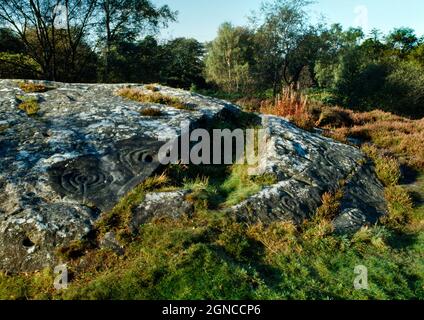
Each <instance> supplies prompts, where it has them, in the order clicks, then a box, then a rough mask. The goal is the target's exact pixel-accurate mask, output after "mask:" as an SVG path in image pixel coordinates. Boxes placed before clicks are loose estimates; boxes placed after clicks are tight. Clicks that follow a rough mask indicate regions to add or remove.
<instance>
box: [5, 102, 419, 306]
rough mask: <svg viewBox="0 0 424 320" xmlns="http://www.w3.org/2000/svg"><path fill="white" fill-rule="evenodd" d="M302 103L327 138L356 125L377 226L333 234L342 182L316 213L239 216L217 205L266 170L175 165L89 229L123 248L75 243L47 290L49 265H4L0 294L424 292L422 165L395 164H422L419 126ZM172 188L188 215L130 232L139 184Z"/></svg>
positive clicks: (393, 295)
mask: <svg viewBox="0 0 424 320" xmlns="http://www.w3.org/2000/svg"><path fill="white" fill-rule="evenodd" d="M307 110H308V111H307V112H309V116H310V117H311V118H312V119H313V120H314V121H315V123H317V122H319V123H320V124H321V125H322V127H323V128H324V129H326V130H328V134H329V135H333V134H334V132H336V133H338V134H339V137H340V138H344V139H345V140H347V138H349V137H352V134H354V135H353V136H354V137H362V138H363V142H367V143H366V144H365V145H364V146H363V150H364V151H365V152H366V153H367V154H368V155H369V157H370V158H371V159H372V160H373V161H374V163H375V166H376V171H377V174H378V177H379V178H380V179H381V180H382V182H383V183H384V185H385V197H386V199H387V203H388V209H389V214H388V215H387V216H385V217H383V218H382V219H381V221H380V223H378V224H377V225H374V226H369V227H364V228H362V229H361V230H359V231H358V232H357V233H355V234H354V235H353V236H349V237H348V236H342V235H336V234H334V233H333V226H332V224H331V220H332V218H333V217H334V216H335V215H337V214H338V212H339V210H340V199H341V197H342V195H343V183H341V184H340V189H339V190H337V191H336V192H334V193H326V194H324V195H323V197H322V205H321V207H320V208H318V209H317V211H316V213H315V217H314V218H313V219H310V220H305V221H304V223H303V224H301V225H294V224H293V223H291V222H287V221H278V222H274V223H273V224H271V225H263V224H261V223H257V224H254V225H246V224H244V223H240V222H237V221H236V219H235V217H234V216H231V215H229V214H228V213H226V211H225V209H226V208H228V206H231V205H233V204H235V203H238V202H240V201H242V200H243V199H245V198H246V197H248V196H249V195H251V194H252V193H255V192H257V191H258V190H260V188H262V187H263V186H266V185H269V184H273V183H274V182H275V181H276V179H275V177H273V176H268V175H265V176H258V177H250V176H248V175H247V174H246V166H243V165H241V166H203V167H202V166H184V165H174V166H170V167H169V168H168V169H167V170H166V171H165V173H164V175H161V176H157V177H154V178H152V179H149V180H147V181H146V182H145V183H144V184H142V185H141V186H139V187H137V188H136V189H135V190H133V191H132V192H130V193H129V194H128V195H127V196H126V197H125V198H123V199H122V200H121V202H120V203H119V204H118V205H117V206H116V207H115V208H114V209H113V210H112V211H111V212H109V213H108V214H105V215H103V217H102V219H101V220H100V221H99V222H98V225H97V234H96V235H97V237H100V236H101V235H102V234H104V233H105V232H108V231H114V232H115V233H116V234H117V235H118V238H119V240H120V241H121V242H122V243H124V244H125V253H124V254H123V255H117V254H115V253H114V252H111V251H108V250H104V249H98V248H96V246H90V243H89V242H80V243H75V244H74V246H73V247H72V248H70V249H71V250H68V251H66V250H64V253H66V256H67V259H69V261H68V267H69V270H70V272H71V274H72V277H71V283H70V286H69V289H68V290H66V291H55V290H53V289H52V283H53V281H52V274H51V270H50V271H49V270H45V271H43V272H42V273H36V274H29V275H14V276H11V275H3V274H1V275H0V299H11V298H13V299H37V298H41V299H323V300H328V299H337V300H340V299H365V300H367V299H402V300H403V299H424V264H423V252H424V205H423V203H422V199H423V197H424V174H421V175H419V176H418V177H417V179H416V181H415V183H414V184H408V185H402V186H400V185H399V184H400V183H402V181H403V177H402V174H401V172H402V171H401V170H400V168H401V166H400V165H408V166H410V168H415V169H416V170H419V169H420V168H421V169H422V166H421V162H420V159H419V156H420V155H419V153H418V154H416V152H417V151H418V152H420V150H418V149H417V148H418V146H420V145H421V144H422V140H414V137H419V136H420V135H421V134H422V132H421V131H419V130H421V129H420V128H421V123H420V122H419V121H418V122H415V121H412V120H408V119H404V118H399V117H396V116H393V115H390V114H386V113H382V112H380V111H375V112H370V113H353V112H350V111H349V110H340V109H332V110H330V111H328V112H327V113H326V114H324V115H323V114H322V113H320V112H321V111H320V110H318V111H317V110H314V109H312V108H307ZM341 111H343V116H340V117H339V113H340V112H341ZM346 115H347V116H346ZM330 116H331V117H332V118H333V119H339V120H337V121H335V120H332V122H331V121H329V120H328V119H329V117H330ZM390 130H391V131H390ZM358 132H360V134H358V135H355V133H358ZM365 133H366V134H365ZM384 135H386V136H384ZM403 141H404V142H403ZM406 141H408V142H409V144H412V145H413V146H407V145H406ZM400 145H402V147H400ZM399 162H400V164H399ZM418 172H421V171H418ZM180 188H184V189H187V190H190V192H191V193H190V194H189V195H188V197H187V200H189V201H193V202H194V203H195V208H196V209H195V213H194V215H193V216H190V217H182V218H180V219H177V220H174V219H170V218H160V219H154V220H153V221H151V222H149V223H147V224H143V225H141V226H140V229H139V233H138V234H136V235H134V234H131V232H130V230H128V229H127V226H128V219H129V217H130V213H131V210H132V208H133V207H134V206H135V205H137V204H139V203H140V202H141V201H142V200H143V198H144V194H145V193H146V192H147V191H149V190H173V189H180ZM94 241H96V239H94ZM72 250H74V253H75V252H77V253H78V254H70V253H72ZM358 265H364V266H366V267H367V269H368V276H369V279H368V282H369V290H355V289H354V285H353V283H354V279H355V277H356V274H355V273H354V270H355V267H356V266H358Z"/></svg>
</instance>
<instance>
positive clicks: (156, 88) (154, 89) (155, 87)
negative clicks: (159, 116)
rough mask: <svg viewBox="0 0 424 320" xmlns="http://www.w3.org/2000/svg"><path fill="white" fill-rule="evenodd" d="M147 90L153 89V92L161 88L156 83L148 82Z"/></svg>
mask: <svg viewBox="0 0 424 320" xmlns="http://www.w3.org/2000/svg"><path fill="white" fill-rule="evenodd" d="M144 87H145V88H146V89H147V90H150V91H152V92H158V91H159V90H160V89H159V87H158V86H157V85H156V84H153V83H151V84H146V85H145V86H144Z"/></svg>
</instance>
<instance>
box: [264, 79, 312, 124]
mask: <svg viewBox="0 0 424 320" xmlns="http://www.w3.org/2000/svg"><path fill="white" fill-rule="evenodd" d="M307 105H308V98H307V97H306V96H304V95H302V94H301V93H299V92H297V91H295V90H294V89H293V88H291V87H287V88H284V89H283V90H282V92H281V94H280V95H278V96H277V97H276V98H275V100H274V101H270V100H264V101H263V102H262V104H261V107H260V112H262V113H265V114H272V115H276V116H280V117H285V118H288V119H289V120H291V121H293V122H294V123H295V124H296V125H297V126H298V127H300V128H302V129H305V130H312V129H313V128H314V126H315V123H314V122H313V120H312V117H311V116H310V114H309V113H308V110H307Z"/></svg>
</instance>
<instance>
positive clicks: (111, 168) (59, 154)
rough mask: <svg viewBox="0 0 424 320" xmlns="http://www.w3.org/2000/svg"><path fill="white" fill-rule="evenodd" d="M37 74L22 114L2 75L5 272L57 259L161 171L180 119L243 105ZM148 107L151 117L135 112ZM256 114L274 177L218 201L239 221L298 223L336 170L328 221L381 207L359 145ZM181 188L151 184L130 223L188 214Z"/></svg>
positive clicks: (339, 224) (374, 214)
mask: <svg viewBox="0 0 424 320" xmlns="http://www.w3.org/2000/svg"><path fill="white" fill-rule="evenodd" d="M35 83H40V84H43V85H44V86H46V87H48V88H49V90H48V91H45V92H37V93H36V97H37V101H39V103H38V109H37V115H36V116H28V115H27V114H26V113H25V112H22V111H21V110H20V109H19V101H18V100H17V99H16V97H17V96H23V95H25V94H26V95H28V93H26V92H24V91H23V90H22V89H21V88H20V87H19V82H17V81H13V80H0V126H1V129H0V156H1V162H0V269H1V270H7V271H11V272H18V271H34V270H40V269H42V268H43V267H45V266H47V265H54V264H55V263H57V262H58V259H59V258H58V257H57V255H56V252H57V249H58V248H59V247H63V246H66V245H69V244H70V243H71V242H72V241H78V240H80V239H82V238H84V237H86V236H87V234H89V233H90V232H91V231H92V230H93V228H94V225H95V223H96V221H98V219H99V217H101V215H102V213H104V212H107V211H108V210H110V209H111V208H113V206H114V205H115V204H116V203H117V202H119V200H120V198H122V197H123V196H125V194H126V193H127V192H129V191H131V190H132V189H133V188H134V187H136V186H137V185H138V184H139V183H141V182H142V181H144V180H145V179H146V178H147V177H149V176H151V175H153V174H155V173H157V172H159V171H161V170H162V169H163V168H162V165H161V164H160V163H158V161H157V158H155V157H156V155H157V151H158V148H159V147H160V146H161V144H163V143H165V142H166V141H167V140H168V139H178V138H179V136H180V135H181V123H182V122H188V123H190V125H191V126H193V127H199V126H202V125H205V124H206V125H207V124H208V123H209V124H212V123H213V122H214V119H217V118H226V115H228V114H233V115H235V117H234V118H236V119H237V118H239V116H240V118H241V114H242V112H241V111H240V109H239V108H238V107H237V106H235V105H232V104H230V103H228V102H225V101H222V100H218V99H214V98H209V97H204V96H201V95H198V94H193V93H190V92H187V91H183V90H177V89H172V88H168V87H163V86H155V88H156V89H157V90H156V91H157V92H160V94H162V95H166V96H169V97H171V98H172V97H173V98H176V99H178V101H182V102H184V104H186V105H190V106H191V107H190V110H185V109H184V108H182V109H177V108H174V107H170V106H167V105H163V104H160V103H142V102H138V101H132V100H129V99H125V98H123V97H121V96H119V95H118V94H117V91H118V90H120V89H122V88H135V89H137V90H140V91H142V92H143V91H145V92H146V93H148V92H151V91H150V90H149V89H148V88H147V87H146V86H142V85H135V84H119V85H118V84H66V83H56V82H46V81H39V82H35ZM156 91H155V92H156ZM151 108H154V110H155V115H160V116H149V114H151V113H150V112H143V111H142V110H151ZM260 120H261V121H262V126H263V127H267V129H268V131H269V137H268V143H267V150H266V153H265V154H262V155H261V157H260V166H261V169H262V173H269V174H272V175H273V176H275V177H277V181H276V182H275V184H273V185H271V186H268V187H265V188H263V189H262V190H261V191H259V192H258V193H256V194H254V195H252V196H250V197H249V198H248V199H246V200H245V201H243V202H242V203H240V204H238V205H236V206H233V207H231V208H228V209H229V210H230V211H231V212H232V213H234V214H235V215H236V216H237V217H238V218H239V219H240V220H242V221H247V222H251V223H254V222H258V221H262V222H266V223H267V222H272V221H275V220H286V219H287V220H293V221H294V222H297V223H301V222H302V221H303V220H304V219H307V218H310V217H311V215H313V213H314V212H315V210H316V209H317V208H318V207H319V206H320V204H321V196H322V194H324V193H325V192H328V191H334V189H335V188H337V186H338V183H339V181H340V180H343V179H347V180H348V181H347V182H346V183H345V193H344V197H343V199H342V203H341V208H342V209H341V210H342V211H341V213H340V215H339V216H338V217H336V218H335V220H334V224H335V226H336V229H338V230H339V231H341V232H343V231H349V230H354V229H357V228H358V227H360V226H361V225H363V224H366V223H374V222H376V219H377V218H378V217H379V216H380V215H382V214H384V213H385V210H386V209H385V203H384V200H383V198H384V195H383V193H384V192H383V186H382V185H381V183H380V182H379V181H378V179H377V178H376V176H375V173H374V171H373V168H372V166H371V165H370V164H367V160H366V157H365V156H364V155H363V154H362V153H361V152H360V151H359V149H357V148H355V147H352V146H348V145H344V144H341V143H338V142H335V141H333V140H331V139H328V138H325V137H323V136H320V135H319V134H314V133H310V132H305V131H303V130H301V129H298V128H297V127H295V126H294V125H292V124H291V123H289V122H288V121H286V120H285V119H282V118H278V117H269V116H260ZM185 196H186V191H183V190H176V191H172V192H163V191H161V192H159V191H158V192H155V191H149V193H147V194H146V195H145V197H144V201H143V202H142V203H141V204H140V205H137V206H136V207H135V208H134V209H133V210H132V214H133V216H132V217H131V219H130V224H131V225H130V226H128V227H130V228H131V229H134V230H136V229H137V227H138V226H139V225H140V224H142V223H146V222H148V221H150V219H152V218H154V217H161V216H169V217H171V218H176V219H177V218H178V217H180V216H181V215H183V214H187V215H190V214H193V213H194V208H193V205H192V204H191V203H189V202H187V201H186V200H185ZM113 239H114V237H112V236H111V234H108V236H107V237H106V238H104V239H103V242H102V243H103V245H104V246H113V247H116V248H118V245H117V244H116V243H115V242H114V240H113Z"/></svg>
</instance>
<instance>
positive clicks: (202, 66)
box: [0, 0, 424, 116]
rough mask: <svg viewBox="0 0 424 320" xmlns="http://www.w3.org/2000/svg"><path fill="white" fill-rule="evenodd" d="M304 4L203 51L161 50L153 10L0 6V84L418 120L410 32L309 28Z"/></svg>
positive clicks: (418, 85) (167, 12)
mask: <svg viewBox="0 0 424 320" xmlns="http://www.w3.org/2000/svg"><path fill="white" fill-rule="evenodd" d="M309 4H310V1H309V0H269V1H268V2H265V3H264V4H263V5H262V7H261V9H260V11H259V12H258V13H257V14H255V15H253V16H252V19H251V23H250V24H249V25H247V26H233V25H232V24H230V23H224V24H222V25H221V27H220V28H219V30H218V34H217V37H216V38H215V39H214V40H213V41H211V42H210V43H206V44H202V43H199V42H198V41H196V40H195V39H187V38H178V39H174V40H172V41H167V42H159V41H158V40H157V38H156V37H155V34H156V33H157V31H159V29H160V28H162V27H164V26H166V25H167V23H169V22H172V21H175V20H176V17H177V12H174V11H172V10H171V9H170V8H169V7H168V6H166V5H165V6H160V7H158V6H155V5H154V4H153V3H152V1H150V0H7V1H6V0H0V77H2V78H33V79H48V80H56V81H68V82H96V81H99V82H140V83H149V82H160V83H163V84H168V85H171V86H175V87H182V88H190V87H193V88H194V87H197V88H203V89H204V88H209V89H210V90H214V91H217V92H220V93H223V94H226V95H234V96H238V97H241V96H247V97H260V98H263V97H275V96H276V95H277V94H278V93H279V92H280V91H281V89H282V88H284V87H286V86H291V87H293V88H295V89H297V90H303V91H307V92H308V94H309V95H310V96H311V97H313V98H315V99H318V100H321V101H324V102H325V103H330V104H338V105H341V106H346V107H349V108H353V109H359V110H370V109H375V108H381V109H384V110H388V111H392V112H396V113H400V114H405V115H413V116H423V115H424V90H423V88H424V39H422V38H419V37H418V36H417V35H416V34H415V32H414V31H413V30H412V29H409V28H399V29H395V30H393V32H391V33H389V34H388V35H382V34H381V33H379V32H378V31H377V30H373V31H372V32H371V34H369V35H365V34H364V33H363V31H362V30H361V29H359V28H350V29H347V30H344V29H343V28H342V27H341V26H340V25H338V24H335V25H332V26H327V25H325V24H315V25H313V24H311V23H310V19H309V17H308V14H307V7H308V5H309Z"/></svg>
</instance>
